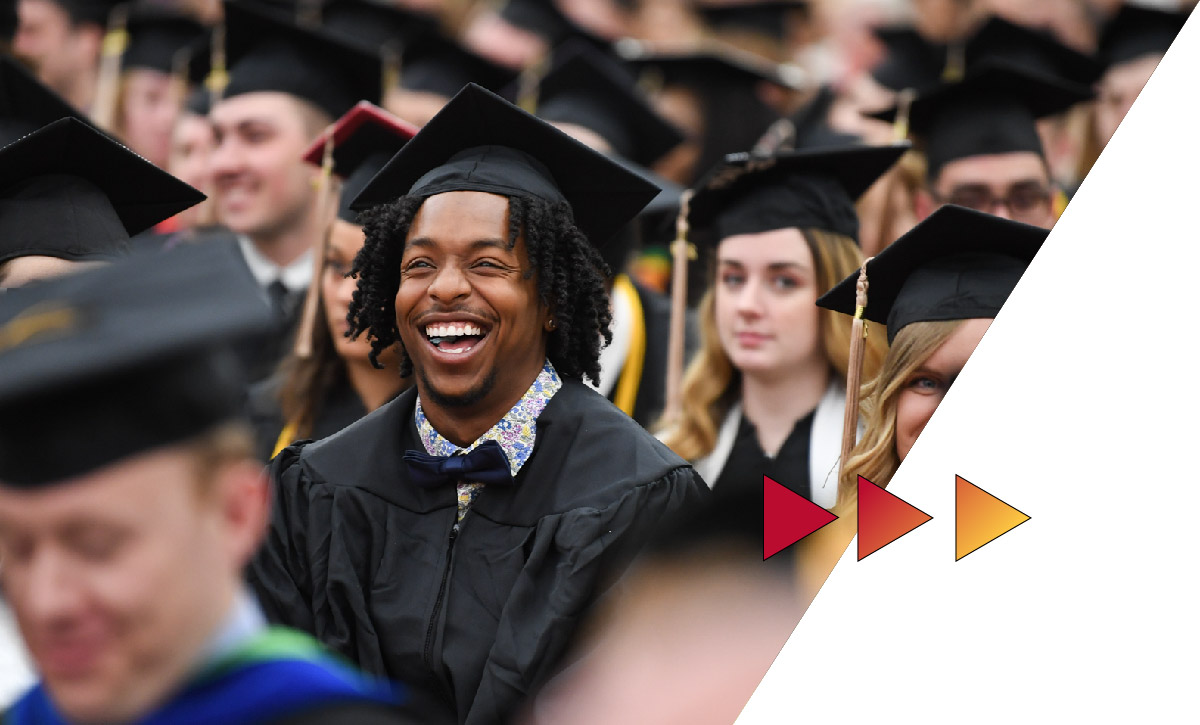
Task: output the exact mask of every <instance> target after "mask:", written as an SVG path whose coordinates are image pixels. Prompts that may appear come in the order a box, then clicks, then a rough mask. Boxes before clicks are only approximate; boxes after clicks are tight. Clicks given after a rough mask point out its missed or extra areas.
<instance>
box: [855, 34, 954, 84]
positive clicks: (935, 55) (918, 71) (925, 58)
mask: <svg viewBox="0 0 1200 725" xmlns="http://www.w3.org/2000/svg"><path fill="white" fill-rule="evenodd" d="M872 33H873V34H874V35H875V37H876V38H878V39H879V41H880V42H881V43H883V47H884V55H883V59H882V60H880V61H879V62H878V63H876V64H875V66H874V67H873V68H872V69H871V77H872V78H874V79H875V81H876V82H877V83H879V85H881V86H883V87H884V88H888V89H891V90H893V91H903V90H908V89H912V90H914V91H916V92H918V93H920V92H922V91H925V90H928V89H930V88H935V87H937V85H938V84H939V83H941V82H942V74H943V73H944V72H945V68H946V46H945V45H941V44H938V43H932V42H930V41H928V40H926V39H925V38H924V37H923V36H922V35H921V34H920V33H918V32H917V30H916V29H915V28H913V27H912V26H909V25H889V26H884V27H879V28H872Z"/></svg>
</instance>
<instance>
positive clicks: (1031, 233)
mask: <svg viewBox="0 0 1200 725" xmlns="http://www.w3.org/2000/svg"><path fill="white" fill-rule="evenodd" d="M1047 234H1048V231H1047V230H1046V229H1042V228H1040V227H1035V226H1031V225H1028V224H1023V223H1021V222H1016V221H1011V220H1008V219H1002V218H1000V217H995V216H992V215H990V214H985V213H983V212H979V211H974V210H971V209H965V208H963V207H957V206H949V205H947V206H943V207H942V208H940V209H938V210H937V211H936V212H934V213H933V214H932V215H930V216H929V218H927V219H926V220H925V221H923V222H921V223H920V224H918V225H917V226H916V227H914V228H913V230H912V231H911V232H909V233H908V234H906V235H904V236H903V237H901V238H900V239H898V240H897V241H896V242H894V243H893V244H892V245H891V246H889V247H888V248H887V249H885V250H884V251H883V252H881V253H880V254H879V256H878V257H876V258H875V259H874V260H872V261H870V262H868V263H867V265H866V270H867V283H868V293H867V304H866V308H865V310H864V317H865V318H866V319H867V320H869V321H874V322H878V323H882V324H884V325H886V327H887V337H888V341H889V343H890V348H889V350H888V353H887V356H886V357H885V358H884V361H883V365H882V367H881V369H880V371H879V374H878V375H877V376H875V377H874V378H873V379H870V380H868V382H867V383H866V384H865V385H864V386H863V388H862V393H863V396H862V413H863V420H864V423H865V429H864V431H863V435H862V438H861V439H860V440H859V441H858V443H857V445H856V446H855V447H854V449H853V450H852V451H851V453H850V456H849V458H847V460H846V465H845V466H843V468H842V475H841V479H840V480H839V492H838V509H839V511H840V515H842V516H843V517H845V514H846V513H847V512H851V511H852V510H853V507H854V505H855V503H856V501H857V490H858V485H857V482H858V476H862V477H864V478H866V479H867V480H869V481H871V482H872V483H874V484H876V485H879V486H886V485H887V484H888V482H889V481H890V480H891V478H892V475H893V474H894V473H895V472H896V469H897V468H898V467H899V465H900V462H901V461H903V460H904V458H905V457H906V456H907V455H908V453H909V451H910V450H912V447H913V444H914V443H915V442H916V440H917V437H918V436H919V435H920V433H921V431H922V430H924V428H925V424H926V423H927V422H928V421H929V418H930V416H932V415H933V412H934V410H936V409H937V407H938V404H940V403H941V401H942V398H943V397H944V396H945V394H946V392H947V391H948V390H949V389H950V386H951V384H953V382H954V380H955V378H957V377H958V374H959V373H960V372H961V371H962V368H963V366H964V365H965V364H966V361H967V358H969V357H970V356H971V353H973V352H974V351H975V347H976V346H977V345H978V344H979V341H980V339H982V337H983V335H984V333H985V332H987V329H988V327H989V326H990V325H991V322H992V319H993V318H994V317H995V316H996V313H997V312H999V310H1000V307H1001V306H1002V305H1003V304H1004V302H1005V300H1007V299H1008V295H1009V293H1010V292H1011V291H1012V289H1013V287H1015V286H1016V284H1017V281H1018V280H1019V279H1020V278H1021V275H1022V274H1023V273H1024V271H1025V268H1026V267H1027V266H1028V264H1029V262H1030V261H1031V260H1032V259H1033V256H1034V255H1035V254H1036V253H1037V251H1038V249H1039V248H1040V247H1041V244H1042V242H1043V241H1044V240H1045V238H1046V235H1047ZM857 282H858V273H854V274H852V275H849V276H847V278H846V279H845V280H843V281H842V282H840V283H839V284H838V285H837V286H836V287H834V288H833V289H832V290H830V291H829V293H828V294H826V295H825V296H824V297H822V298H821V300H820V301H819V302H818V304H819V305H821V306H822V307H824V308H826V309H830V310H838V311H840V312H843V313H846V314H847V315H852V314H854V312H855V307H856V301H855V287H856V285H857ZM847 319H849V318H848V317H847ZM864 379H867V378H866V377H864Z"/></svg>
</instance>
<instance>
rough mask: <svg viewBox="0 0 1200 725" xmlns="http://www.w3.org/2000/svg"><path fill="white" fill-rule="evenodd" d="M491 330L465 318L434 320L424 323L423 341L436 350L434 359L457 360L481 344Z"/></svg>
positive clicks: (452, 361) (469, 354)
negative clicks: (443, 320) (444, 320)
mask: <svg viewBox="0 0 1200 725" xmlns="http://www.w3.org/2000/svg"><path fill="white" fill-rule="evenodd" d="M489 332H491V330H490V329H489V328H487V327H485V326H484V325H481V324H479V323H475V322H468V321H465V320H452V321H447V322H434V323H430V324H427V325H425V341H426V342H428V343H429V345H430V347H432V348H433V349H434V350H435V351H436V355H435V359H438V360H441V361H443V362H450V363H454V362H459V361H463V360H465V358H468V357H470V356H471V354H472V353H474V352H475V351H476V350H478V349H479V348H480V347H482V346H483V343H484V342H485V341H486V340H487V337H488V333H489Z"/></svg>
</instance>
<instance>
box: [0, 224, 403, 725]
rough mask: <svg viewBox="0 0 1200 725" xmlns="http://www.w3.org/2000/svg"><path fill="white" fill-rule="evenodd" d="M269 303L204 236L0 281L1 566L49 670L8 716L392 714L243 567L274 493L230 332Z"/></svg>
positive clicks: (279, 719) (23, 624)
mask: <svg viewBox="0 0 1200 725" xmlns="http://www.w3.org/2000/svg"><path fill="white" fill-rule="evenodd" d="M269 322H270V310H269V308H268V307H267V306H266V304H265V303H263V302H262V300H261V299H260V298H259V296H258V295H257V294H256V292H255V290H254V283H253V281H252V280H251V279H250V277H249V275H248V274H247V273H246V271H245V269H244V268H241V267H240V266H238V264H237V263H236V261H235V260H233V259H231V258H230V256H229V255H228V254H227V253H225V252H224V251H223V250H220V249H217V248H212V247H193V248H184V249H178V250H174V251H172V252H169V253H166V254H163V255H154V256H148V257H141V258H138V259H134V260H130V261H126V262H122V263H120V264H117V265H114V266H111V267H108V268H105V269H100V270H93V271H90V272H86V273H82V274H79V275H74V276H72V277H68V278H64V279H61V280H55V281H53V282H46V283H44V284H42V285H39V286H37V287H30V288H27V289H23V290H17V291H14V292H10V293H8V294H6V295H4V296H3V297H2V298H0V555H2V556H3V560H4V567H3V569H2V571H0V581H2V582H3V585H4V590H5V596H6V597H7V598H8V601H9V604H10V605H11V607H12V609H13V612H14V613H15V615H16V619H17V622H18V624H19V626H20V629H21V633H22V635H23V637H24V639H25V641H26V643H27V644H28V647H29V651H30V653H31V658H32V661H33V663H34V665H35V667H36V668H37V670H38V672H39V674H40V677H41V682H40V683H39V684H38V685H36V686H35V687H34V688H32V689H31V690H30V691H29V692H28V693H26V694H25V695H24V696H23V697H22V698H21V699H20V700H18V701H17V703H16V704H15V705H13V707H12V708H11V709H10V710H9V711H8V712H7V713H6V714H5V715H4V717H3V722H5V723H13V724H14V725H21V724H23V723H68V722H70V723H82V722H105V723H130V722H137V723H163V724H166V723H173V724H174V723H214V722H220V723H232V724H240V723H246V724H247V725H249V724H250V723H307V722H356V723H358V722H365V723H376V722H394V717H395V711H396V705H397V701H396V694H395V693H393V691H392V689H391V687H390V686H388V685H386V684H384V683H382V682H380V681H376V680H374V679H368V678H364V677H363V676H362V675H360V674H358V673H356V672H355V671H353V670H352V669H351V668H350V667H349V666H348V665H345V664H342V663H340V662H338V661H335V660H334V659H333V658H332V657H331V656H330V655H328V654H324V653H323V651H322V649H321V647H320V646H319V645H318V644H317V643H316V642H315V641H314V640H312V639H311V638H310V637H308V636H307V635H304V634H302V633H299V632H295V631H292V630H286V629H282V628H268V627H267V625H266V623H265V620H264V618H263V615H262V613H261V612H260V610H259V608H258V606H257V604H256V603H255V602H254V599H253V597H252V596H251V595H250V594H249V592H248V590H247V588H246V587H245V585H244V584H243V583H242V571H243V567H244V565H245V564H246V562H247V561H248V560H249V559H250V557H251V556H252V554H253V553H254V551H255V549H256V548H257V547H258V545H259V543H260V541H261V538H262V535H263V531H264V528H265V524H266V521H267V518H268V505H269V500H270V497H269V495H268V485H267V482H266V480H265V477H264V476H263V474H262V472H261V469H260V468H259V466H258V464H257V463H255V462H254V461H253V459H252V457H251V442H250V437H249V431H248V430H247V429H246V428H245V426H244V424H243V423H241V422H240V421H239V415H240V409H241V390H242V382H241V380H240V377H241V376H240V374H239V373H238V368H237V366H236V364H235V363H234V361H233V357H232V355H231V353H229V352H228V350H227V349H226V348H225V347H224V343H225V342H226V341H228V340H230V339H232V338H233V337H236V336H241V335H246V334H253V333H258V332H261V331H262V330H263V329H264V328H265V327H266V326H267V325H268V324H269Z"/></svg>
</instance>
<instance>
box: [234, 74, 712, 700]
mask: <svg viewBox="0 0 1200 725" xmlns="http://www.w3.org/2000/svg"><path fill="white" fill-rule="evenodd" d="M655 192H656V190H655V189H654V188H653V187H652V186H650V185H649V184H647V183H646V182H644V181H642V180H641V179H640V177H638V176H636V175H633V174H630V173H629V172H628V171H626V170H625V169H624V168H623V167H621V166H619V165H617V164H615V163H613V162H611V161H609V160H608V159H607V158H605V157H604V156H602V155H600V154H598V153H596V152H594V151H592V150H591V149H588V148H587V147H586V146H583V145H582V144H580V143H578V142H577V141H575V140H574V139H571V138H570V137H569V136H567V135H565V134H563V133H562V132H560V131H558V130H557V129H554V128H553V127H551V126H549V125H548V124H546V123H545V122H543V121H540V120H538V119H536V118H534V117H533V116H530V115H529V114H527V113H525V112H524V111H521V110H519V109H517V108H516V107H514V106H512V105H510V104H508V103H507V102H505V101H503V100H501V99H500V98H499V97H497V96H495V95H493V94H491V93H489V92H487V91H485V90H483V89H482V88H480V87H478V86H475V85H469V86H467V87H466V88H464V89H463V90H462V91H461V92H460V93H459V94H458V95H457V96H456V97H455V98H454V99H453V100H452V101H451V102H450V103H449V104H448V105H447V106H446V108H445V109H444V110H443V111H442V112H441V113H439V114H438V115H437V116H436V117H435V118H434V119H433V120H432V121H430V123H429V124H428V125H427V126H426V127H425V128H424V129H422V130H421V131H420V132H419V133H418V134H417V135H416V136H415V137H414V138H413V139H412V140H411V141H409V142H408V144H407V145H406V146H405V147H404V148H403V149H402V150H401V151H400V152H399V153H398V154H397V155H396V156H395V157H394V158H393V159H392V161H391V162H390V163H389V164H388V165H387V166H386V167H384V169H383V170H382V171H381V172H380V173H379V175H378V176H377V177H376V178H375V179H374V180H373V181H372V182H371V184H370V185H368V186H367V188H366V189H365V190H364V191H363V192H362V194H361V195H360V196H359V197H358V199H357V201H356V203H355V206H371V207H373V208H372V209H371V210H370V211H368V212H366V213H364V214H363V216H362V219H363V221H364V222H365V223H364V228H365V230H366V235H367V241H366V244H365V246H364V247H363V250H362V252H361V253H360V254H359V256H358V258H357V259H356V260H355V264H354V268H353V270H352V273H353V274H355V275H356V276H357V277H358V280H359V283H358V291H357V292H356V293H355V297H354V301H353V302H352V303H351V306H350V316H351V329H352V330H353V331H354V332H355V333H356V334H361V333H367V334H368V335H369V336H370V338H371V343H372V347H373V352H372V357H373V358H376V357H378V355H379V354H380V353H382V352H383V351H384V350H386V349H388V348H389V347H391V346H392V345H394V344H397V343H399V344H400V346H401V362H400V365H401V372H402V373H403V374H407V373H408V372H409V371H410V370H411V371H412V373H413V375H414V382H415V387H414V388H410V389H409V390H407V391H405V392H404V393H402V394H401V395H400V396H399V397H398V398H396V400H394V401H392V402H390V403H388V404H386V405H384V406H383V407H382V408H380V409H379V410H377V411H375V412H374V413H372V414H370V415H368V416H367V417H366V418H364V419H362V420H360V421H358V422H357V423H355V424H354V425H352V426H350V427H349V428H347V429H345V430H343V431H342V432H340V433H338V434H336V435H334V436H332V437H330V438H327V439H325V440H323V441H320V442H318V443H312V444H305V443H300V444H297V445H294V446H291V447H289V448H287V449H285V450H284V451H283V452H282V453H280V454H279V455H278V456H277V457H276V458H275V461H274V463H273V464H272V468H271V475H272V478H273V479H274V481H275V484H276V494H277V496H278V505H277V508H276V510H275V515H274V517H273V519H272V523H271V529H270V533H269V535H268V540H267V544H266V546H265V547H264V549H263V551H262V552H261V554H260V556H259V557H258V558H257V560H256V561H255V564H254V566H253V569H252V579H253V581H254V582H255V584H256V586H257V588H258V591H259V593H260V596H261V598H262V601H263V605H264V607H265V608H266V610H267V612H268V614H269V615H270V616H272V617H273V618H275V619H277V620H279V621H281V622H283V623H286V624H291V625H294V626H297V627H301V628H303V629H306V630H309V631H311V632H313V633H315V634H316V635H317V637H318V638H319V639H321V640H322V641H323V642H325V643H326V644H328V645H330V646H331V647H333V648H334V649H335V650H337V651H339V652H341V653H343V654H345V655H347V656H348V657H351V658H352V659H354V660H356V661H357V662H358V663H359V665H360V666H362V667H363V668H364V669H365V670H367V671H369V672H374V673H379V674H385V675H387V676H390V677H393V678H396V679H400V680H402V681H404V682H405V684H406V685H410V686H411V687H412V690H413V699H414V710H415V712H416V720H415V721H419V722H425V723H497V722H503V721H505V720H506V719H507V718H508V717H509V716H511V714H512V713H513V711H514V709H515V708H516V707H517V706H518V705H519V703H520V702H521V701H522V699H523V698H524V697H525V696H526V695H527V693H529V692H530V691H531V690H532V689H533V688H534V687H535V686H536V685H537V684H539V683H540V682H541V681H542V680H543V679H544V678H545V677H546V676H548V675H549V674H550V673H551V672H552V671H553V669H554V667H555V666H556V665H557V663H558V661H559V658H560V657H561V656H562V654H563V650H564V648H565V646H566V643H567V641H568V639H569V638H570V637H571V635H572V632H573V631H574V629H575V627H576V624H577V621H578V619H579V617H580V616H581V615H582V613H583V612H584V610H585V609H586V608H587V606H588V605H589V604H591V603H592V602H593V600H594V599H595V598H596V597H597V596H598V595H599V594H600V593H601V590H602V588H603V587H602V586H601V573H602V572H603V571H605V570H608V569H609V568H613V567H615V568H618V569H619V567H620V564H621V563H623V562H625V561H627V560H628V558H629V557H631V556H632V555H633V554H634V553H636V552H637V550H639V549H640V548H641V547H642V545H643V544H644V543H645V541H646V540H647V539H648V537H649V536H650V535H651V534H652V532H653V530H654V528H655V526H656V525H657V523H658V522H659V520H660V519H661V518H662V517H663V516H665V515H667V514H669V513H671V512H674V511H676V510H679V509H681V508H683V507H685V506H688V505H690V504H691V503H693V502H697V501H699V500H702V499H703V497H704V496H705V494H706V493H707V492H706V490H705V489H706V487H705V485H704V483H703V482H702V481H701V480H700V479H699V478H698V477H697V476H696V474H695V472H694V471H693V470H692V469H691V467H690V466H688V464H687V463H686V462H685V461H684V460H683V459H681V458H679V457H678V456H676V455H675V454H673V453H671V452H670V451H669V450H668V449H667V448H665V447H664V446H662V445H661V444H659V443H658V441H656V440H655V439H654V438H653V437H651V436H650V435H649V434H648V433H646V432H645V431H644V430H643V429H642V428H640V427H639V426H638V425H637V423H635V422H634V421H633V420H632V419H630V418H629V417H628V416H626V415H625V414H623V413H621V412H620V411H619V410H617V409H616V408H615V407H613V405H612V404H611V403H609V402H608V401H607V400H605V399H604V398H603V397H602V396H601V395H600V394H599V393H597V392H595V391H594V390H592V389H590V388H589V387H588V386H587V385H585V384H584V382H583V381H582V378H583V377H584V376H587V377H589V378H594V377H595V376H597V374H598V371H599V367H600V365H599V355H600V346H601V344H602V338H603V337H607V336H608V325H609V321H610V314H609V311H608V301H607V298H606V295H605V292H604V277H603V274H602V271H601V270H602V262H601V259H600V255H599V252H598V251H597V250H596V249H595V247H594V246H593V242H597V243H599V242H602V241H603V240H605V239H606V238H607V237H608V236H610V235H611V234H612V233H614V232H615V231H616V230H617V229H618V228H619V227H620V226H621V225H622V224H624V223H626V222H627V221H628V220H629V219H630V218H632V217H633V216H634V215H635V214H636V213H637V212H638V210H639V209H641V208H642V206H643V205H644V204H646V202H647V201H649V200H650V198H651V197H653V196H654V194H655Z"/></svg>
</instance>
